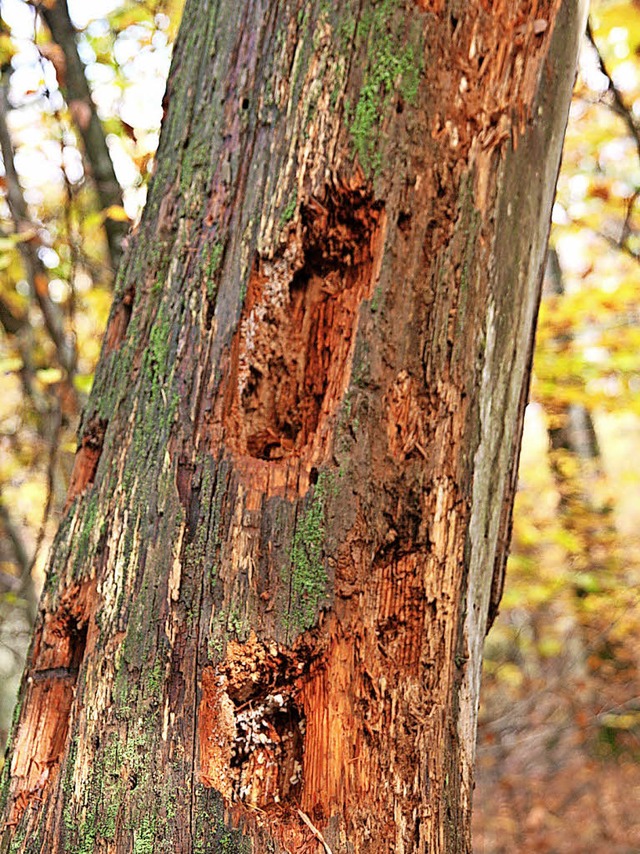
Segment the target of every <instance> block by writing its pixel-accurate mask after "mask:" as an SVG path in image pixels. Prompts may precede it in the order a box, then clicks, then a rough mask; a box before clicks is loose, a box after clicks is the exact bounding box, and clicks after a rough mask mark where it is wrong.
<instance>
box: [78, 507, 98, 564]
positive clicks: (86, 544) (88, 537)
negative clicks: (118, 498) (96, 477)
mask: <svg viewBox="0 0 640 854" xmlns="http://www.w3.org/2000/svg"><path fill="white" fill-rule="evenodd" d="M97 519H98V495H97V494H96V493H95V492H93V493H92V494H91V496H90V497H89V500H88V501H87V504H86V507H85V510H84V513H83V514H82V527H81V529H80V534H79V535H78V540H77V547H76V552H75V559H74V562H73V572H74V575H76V576H77V575H78V573H79V572H81V571H82V569H83V568H84V567H86V566H87V556H88V554H89V550H90V549H91V548H92V547H95V544H96V542H97V539H98V538H97V536H96V532H97V530H98V524H97Z"/></svg>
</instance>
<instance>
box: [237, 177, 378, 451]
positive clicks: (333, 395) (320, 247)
mask: <svg viewBox="0 0 640 854" xmlns="http://www.w3.org/2000/svg"><path fill="white" fill-rule="evenodd" d="M381 219H382V208H381V206H380V205H379V204H378V203H376V202H374V201H373V199H372V198H371V196H370V195H369V194H368V193H367V192H365V191H364V190H362V189H359V190H347V189H344V188H339V189H338V188H332V189H331V190H327V191H326V193H325V195H324V197H323V198H321V199H317V198H310V199H309V200H308V201H307V202H305V203H302V204H301V205H300V220H301V223H300V228H299V229H298V231H297V232H295V233H293V232H292V233H291V236H290V238H289V244H288V245H287V246H286V247H285V248H284V249H283V250H282V252H281V253H280V255H279V256H276V257H275V258H273V259H263V258H260V257H259V256H258V257H256V260H255V263H254V265H253V270H252V272H251V275H250V278H249V282H248V286H247V293H246V297H245V301H244V308H243V312H242V316H241V319H240V323H239V325H238V331H237V333H236V336H235V339H234V343H233V347H232V359H231V362H232V370H231V379H230V387H229V392H228V398H227V399H228V404H227V407H226V410H227V436H228V437H229V441H230V442H231V444H232V445H235V447H236V449H237V450H239V451H240V452H241V453H244V454H248V455H249V456H252V457H254V458H257V459H263V460H278V459H282V458H286V457H296V456H298V457H299V456H301V455H302V454H303V453H304V452H305V449H307V448H310V447H311V446H312V445H313V442H314V437H315V436H316V435H317V433H318V431H319V430H321V428H322V426H323V424H324V423H325V422H326V421H327V420H328V419H330V418H331V416H332V414H333V413H334V412H335V411H336V409H337V406H338V404H339V402H340V399H341V397H342V395H343V393H344V390H345V388H346V385H347V382H348V378H349V371H350V362H351V356H352V349H353V348H352V342H353V340H354V338H355V331H356V328H357V320H358V311H359V307H360V304H361V302H362V300H363V299H364V298H365V297H366V296H367V295H369V294H370V292H371V290H372V279H373V277H374V270H375V267H376V263H375V262H376V257H377V252H378V245H379V243H380V241H379V240H378V239H377V237H378V233H379V232H380V222H381Z"/></svg>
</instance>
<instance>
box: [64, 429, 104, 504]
mask: <svg viewBox="0 0 640 854" xmlns="http://www.w3.org/2000/svg"><path fill="white" fill-rule="evenodd" d="M106 429H107V422H106V421H104V420H102V419H100V418H94V419H92V421H90V422H89V424H88V425H87V429H86V430H85V431H84V434H83V436H82V439H81V441H80V447H79V448H78V450H77V451H76V456H75V459H74V461H73V469H72V471H71V478H70V480H69V489H68V491H67V499H66V501H65V505H64V510H65V511H67V510H68V509H69V507H71V505H72V504H73V502H74V500H75V499H76V498H77V497H78V496H79V495H81V494H82V493H83V492H84V491H85V490H86V489H87V488H88V487H89V486H91V484H92V483H93V481H94V478H95V476H96V470H97V468H98V463H99V462H100V456H101V454H102V445H103V442H104V434H105V431H106Z"/></svg>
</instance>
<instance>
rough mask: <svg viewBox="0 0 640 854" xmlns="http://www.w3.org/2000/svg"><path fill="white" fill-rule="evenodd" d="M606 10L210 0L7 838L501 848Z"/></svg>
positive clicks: (180, 93) (136, 255)
mask: <svg viewBox="0 0 640 854" xmlns="http://www.w3.org/2000/svg"><path fill="white" fill-rule="evenodd" d="M584 14H585V8H584V4H582V3H579V2H575V0H565V2H560V0H516V2H507V0H494V2H490V1H489V0H469V2H464V3H463V2H458V0H442V2H429V0H424V2H421V3H416V2H415V0H406V2H405V0H376V2H373V0H364V1H363V2H361V0H344V2H341V3H338V4H328V3H326V2H324V0H317V2H315V1H314V2H302V0H278V2H270V3H265V2H264V0H241V2H239V3H222V2H220V0H197V2H196V0H187V4H186V7H185V12H184V23H183V27H182V30H181V35H180V38H179V40H178V43H177V44H176V48H175V53H174V60H173V66H172V71H171V74H170V77H169V81H168V88H167V92H168V99H167V103H168V110H167V114H166V119H165V123H164V128H163V133H162V140H161V146H160V150H159V153H158V159H157V163H158V170H157V174H156V176H155V178H154V183H153V186H152V188H151V190H150V194H149V201H148V204H147V208H146V211H145V215H144V218H143V221H142V223H141V225H140V228H139V231H138V235H137V237H136V239H135V240H134V241H132V244H131V247H130V249H129V250H128V255H127V257H126V258H125V259H124V265H123V266H122V267H121V275H120V284H119V290H118V294H117V296H116V301H115V303H114V308H113V311H112V315H111V320H110V324H109V328H108V332H107V337H106V340H105V347H104V350H103V354H102V359H101V361H100V365H99V368H98V370H97V372H96V378H95V383H94V386H93V390H92V395H91V399H90V402H89V406H88V410H87V412H86V415H85V422H84V423H85V428H84V429H83V432H82V436H83V438H82V440H81V443H80V450H79V452H78V457H77V462H76V471H75V472H74V478H73V485H72V489H71V492H70V502H71V504H70V508H69V512H68V513H67V515H66V516H65V519H64V521H63V525H62V527H61V529H60V531H59V533H58V536H57V539H56V543H55V546H54V548H53V550H52V554H51V563H50V568H49V576H48V582H47V587H46V590H45V593H44V596H43V600H42V603H41V619H40V623H39V628H38V632H37V636H36V641H35V643H34V647H33V649H32V653H31V656H30V659H29V664H28V668H27V673H26V677H25V681H24V683H23V686H22V694H21V697H22V705H21V707H20V710H19V712H18V714H17V718H16V728H15V731H14V734H13V739H12V747H11V753H10V761H9V762H8V763H7V764H6V765H5V766H4V771H3V776H4V784H3V785H4V788H3V796H2V797H3V800H2V801H0V804H3V805H4V806H2V809H3V820H4V822H5V824H4V830H3V832H2V837H1V840H0V852H2V854H5V852H9V851H10V852H12V854H22V852H25V854H36V852H37V854H42V852H43V851H47V852H51V853H52V854H62V852H87V854H88V852H101V854H112V852H131V851H133V852H136V854H144V852H148V851H153V852H160V854H162V852H166V854H172V852H185V854H208V852H212V854H213V852H216V854H219V852H220V851H233V852H250V851H251V852H254V854H267V852H270V854H284V852H305V851H306V852H317V851H322V850H324V851H325V854H326V852H327V851H331V852H333V854H347V853H348V854H391V853H392V852H394V854H400V852H404V853H405V854H410V852H411V854H427V852H428V854H468V852H469V851H470V849H471V843H470V838H469V833H470V831H469V813H470V801H471V792H472V788H473V780H472V768H473V751H474V743H475V727H476V710H477V703H478V694H479V681H480V665H481V657H482V642H483V639H484V635H485V631H486V626H487V618H488V614H489V612H490V611H491V616H493V614H494V612H495V609H496V608H497V598H498V596H499V591H500V589H501V583H502V567H503V565H504V561H505V559H506V551H507V544H508V531H509V525H510V518H511V509H510V505H511V499H512V490H513V486H514V483H515V471H516V466H517V449H518V447H519V437H520V431H521V426H522V415H523V412H524V405H525V401H526V388H527V382H528V373H529V368H530V358H531V351H532V335H533V328H534V325H535V314H536V309H537V302H538V297H539V284H540V271H541V268H542V263H543V259H544V254H545V248H546V239H547V234H548V223H549V212H550V209H551V203H552V197H553V186H554V181H555V177H556V172H557V168H558V163H559V158H560V148H561V141H562V133H563V129H564V123H565V120H566V114H567V110H568V104H569V99H570V91H571V83H572V80H573V74H574V67H575V58H576V54H577V46H578V40H579V36H580V33H581V32H582V26H583V23H584ZM100 448H101V449H102V451H101V454H100ZM98 458H100V460H101V464H100V465H98ZM74 499H75V500H74ZM494 567H495V570H494ZM492 576H493V580H492ZM492 590H493V593H492ZM73 596H77V597H78V599H77V604H76V602H75V599H74V600H73V601H72V598H70V597H73ZM492 596H493V598H492ZM82 603H84V604H82ZM98 603H99V607H98ZM85 632H86V635H85ZM85 637H86V646H84V651H83V644H84V643H85V642H84V640H83V638H85ZM47 650H48V652H47ZM52 698H53V699H55V701H56V704H55V705H54V704H53V703H52V702H51V699H52ZM39 722H43V727H42V728H40V723H39ZM33 757H35V759H36V764H33V763H32V758H33ZM43 769H49V770H48V771H46V772H43ZM27 806H28V809H27V808H26V807H27Z"/></svg>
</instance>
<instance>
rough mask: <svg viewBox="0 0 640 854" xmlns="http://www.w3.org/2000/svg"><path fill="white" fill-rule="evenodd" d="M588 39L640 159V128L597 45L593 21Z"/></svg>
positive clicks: (615, 108)
mask: <svg viewBox="0 0 640 854" xmlns="http://www.w3.org/2000/svg"><path fill="white" fill-rule="evenodd" d="M587 38H588V39H589V41H590V43H591V46H592V47H593V49H594V50H595V52H596V56H597V58H598V67H599V69H600V72H601V74H603V75H604V76H605V77H606V78H607V80H608V81H609V91H610V92H611V94H612V96H613V104H611V109H613V110H614V112H616V113H617V114H618V115H619V116H620V117H621V118H622V119H623V120H624V123H625V124H626V126H627V130H628V131H629V135H630V136H631V137H632V139H633V140H634V142H635V144H636V151H637V152H638V158H639V159H640V128H638V126H637V125H636V123H635V121H634V120H633V116H632V113H631V109H630V108H629V107H627V105H626V104H625V102H624V98H623V97H622V92H621V91H620V89H618V87H617V86H616V84H615V83H614V81H613V77H612V76H611V74H610V73H609V71H608V69H607V66H606V64H605V61H604V59H603V58H602V54H601V53H600V51H599V49H598V45H597V44H596V41H595V39H594V37H593V31H592V29H591V21H587Z"/></svg>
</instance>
